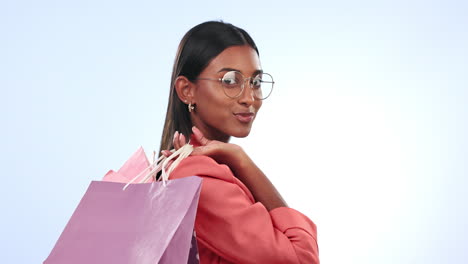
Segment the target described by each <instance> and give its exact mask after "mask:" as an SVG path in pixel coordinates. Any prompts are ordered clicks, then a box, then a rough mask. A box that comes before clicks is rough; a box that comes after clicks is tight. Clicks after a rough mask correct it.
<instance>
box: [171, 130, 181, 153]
mask: <svg viewBox="0 0 468 264" xmlns="http://www.w3.org/2000/svg"><path fill="white" fill-rule="evenodd" d="M172 144H173V145H174V148H175V150H178V149H179V148H180V146H179V131H176V132H175V133H174V138H173V139H172Z"/></svg>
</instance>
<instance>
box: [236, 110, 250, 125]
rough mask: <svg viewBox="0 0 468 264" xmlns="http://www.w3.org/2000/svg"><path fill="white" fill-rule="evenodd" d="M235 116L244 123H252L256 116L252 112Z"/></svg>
mask: <svg viewBox="0 0 468 264" xmlns="http://www.w3.org/2000/svg"><path fill="white" fill-rule="evenodd" d="M234 116H235V117H236V118H237V120H239V121H240V122H242V123H250V122H252V120H253V119H254V117H255V114H254V113H252V112H239V113H234Z"/></svg>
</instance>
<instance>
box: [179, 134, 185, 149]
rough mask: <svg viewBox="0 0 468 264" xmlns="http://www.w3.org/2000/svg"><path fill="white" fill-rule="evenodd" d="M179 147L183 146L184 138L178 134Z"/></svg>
mask: <svg viewBox="0 0 468 264" xmlns="http://www.w3.org/2000/svg"><path fill="white" fill-rule="evenodd" d="M179 145H180V146H181V147H182V146H184V145H185V136H184V134H182V133H180V135H179Z"/></svg>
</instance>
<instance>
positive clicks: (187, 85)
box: [174, 76, 196, 104]
mask: <svg viewBox="0 0 468 264" xmlns="http://www.w3.org/2000/svg"><path fill="white" fill-rule="evenodd" d="M174 86H175V89H176V92H177V95H178V96H179V99H180V100H181V101H182V102H184V103H186V104H189V103H191V104H195V103H196V102H195V101H194V100H195V89H196V86H195V85H194V84H193V83H192V82H191V81H190V80H189V79H187V77H185V76H179V77H177V78H176V80H175V82H174Z"/></svg>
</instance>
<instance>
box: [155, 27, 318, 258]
mask: <svg viewBox="0 0 468 264" xmlns="http://www.w3.org/2000/svg"><path fill="white" fill-rule="evenodd" d="M272 87H273V79H272V77H271V75H269V74H267V73H263V71H262V67H261V65H260V59H259V52H258V49H257V47H256V45H255V43H254V41H253V40H252V38H251V37H250V36H249V35H248V34H247V32H245V31H244V30H243V29H240V28H238V27H235V26H233V25H231V24H227V23H223V22H206V23H202V24H200V25H198V26H195V27H194V28H192V29H191V30H190V31H189V32H187V34H186V35H185V36H184V38H183V39H182V41H181V43H180V45H179V49H178V51H177V56H176V59H175V63H174V68H173V73H172V82H171V92H170V98H169V104H168V109H167V115H166V121H165V125H164V131H163V136H162V140H161V149H162V150H163V151H162V153H163V154H164V155H166V156H167V155H169V154H170V153H169V151H167V150H168V149H171V148H173V147H174V148H176V149H178V148H180V147H181V146H182V145H184V144H185V142H186V138H190V143H191V144H192V145H194V146H195V149H194V151H193V153H192V155H191V156H190V157H188V158H186V159H185V160H183V161H182V162H181V163H180V164H179V166H178V167H177V168H176V169H175V170H174V171H173V172H172V173H171V176H170V178H171V179H177V178H182V177H187V176H193V175H197V176H200V177H202V178H203V184H202V189H201V193H200V200H199V204H198V211H197V217H196V221H195V230H196V233H197V242H198V247H199V256H200V262H201V263H202V264H204V263H319V260H318V246H317V242H316V228H315V225H314V223H313V222H312V221H310V220H309V219H308V218H307V217H306V216H304V215H303V214H301V213H300V212H298V211H295V210H294V209H291V208H288V207H287V204H286V202H285V201H284V200H283V198H282V197H281V195H280V194H279V193H278V191H277V190H276V189H275V187H274V186H273V184H272V183H271V182H270V181H269V180H268V178H267V177H266V176H265V175H264V174H263V173H262V171H261V170H260V169H259V168H258V167H257V166H256V165H255V163H254V162H253V161H252V160H251V159H250V158H249V156H248V155H247V154H246V153H245V152H244V151H243V149H242V148H241V147H239V146H237V145H234V144H231V143H228V142H229V139H230V137H231V136H234V137H246V136H248V135H249V133H250V129H251V127H252V124H253V121H254V120H255V117H256V115H257V113H258V111H259V110H260V107H261V106H262V100H263V99H265V98H266V97H268V96H269V94H270V92H271V89H272Z"/></svg>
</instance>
